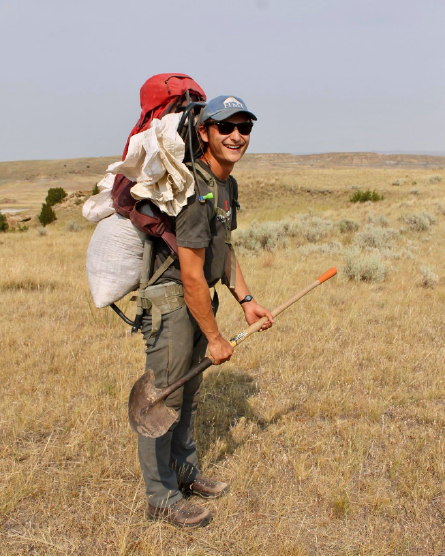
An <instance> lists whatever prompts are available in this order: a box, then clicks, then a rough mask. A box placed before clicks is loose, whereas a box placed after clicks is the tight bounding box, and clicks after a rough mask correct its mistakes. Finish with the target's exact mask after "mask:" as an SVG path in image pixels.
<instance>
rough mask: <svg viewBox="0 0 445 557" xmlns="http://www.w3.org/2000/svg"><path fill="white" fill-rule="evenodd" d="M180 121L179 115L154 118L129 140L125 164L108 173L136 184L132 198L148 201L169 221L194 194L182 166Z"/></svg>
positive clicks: (190, 180)
mask: <svg viewBox="0 0 445 557" xmlns="http://www.w3.org/2000/svg"><path fill="white" fill-rule="evenodd" d="M180 119H181V114H167V115H166V116H164V117H163V118H162V119H161V120H158V119H157V118H154V119H153V121H152V122H151V124H150V128H149V129H148V130H146V131H144V132H141V133H138V134H136V135H133V136H132V138H131V139H130V144H129V146H128V153H127V156H126V157H125V160H124V161H121V162H115V163H113V164H111V165H110V166H109V167H108V169H107V171H108V172H111V173H113V174H123V175H124V176H126V177H127V178H128V179H129V180H131V181H132V182H137V183H136V185H135V186H133V187H132V189H131V195H132V196H133V197H134V198H135V199H150V200H151V201H153V203H155V204H156V205H157V206H158V207H159V209H160V210H161V211H162V212H163V213H166V214H167V215H169V216H171V217H175V216H176V215H177V214H178V213H179V211H180V210H181V209H182V207H184V205H186V204H187V198H188V197H190V196H191V195H193V193H194V191H195V183H194V180H193V176H192V174H191V173H190V171H189V169H188V168H187V167H186V166H185V164H184V163H183V162H182V161H183V159H184V153H185V145H184V141H183V140H182V138H181V136H180V135H179V134H178V132H177V129H178V124H179V120H180Z"/></svg>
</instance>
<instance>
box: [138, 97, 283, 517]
mask: <svg viewBox="0 0 445 557" xmlns="http://www.w3.org/2000/svg"><path fill="white" fill-rule="evenodd" d="M253 120H256V117H255V115H254V114H252V113H251V112H250V111H249V110H247V107H246V105H245V103H244V102H243V101H242V100H241V99H240V98H238V97H231V96H221V97H217V98H216V99H213V100H211V101H210V102H209V103H208V104H207V105H206V107H205V108H204V109H203V111H202V113H201V117H200V125H199V130H198V131H199V134H200V137H201V140H202V144H203V149H202V150H203V154H202V156H201V159H200V160H198V161H197V162H196V170H197V175H198V188H197V189H196V191H195V194H194V195H193V196H191V197H190V198H189V199H188V201H187V205H186V206H185V207H184V208H183V209H182V211H181V212H180V213H179V215H178V216H177V217H176V222H175V225H176V240H177V243H178V255H179V261H176V262H175V264H174V265H172V266H171V267H169V268H168V269H167V271H165V272H164V273H163V274H162V276H161V278H160V279H158V281H157V282H156V285H155V286H154V287H152V288H158V289H159V288H165V290H166V292H167V288H171V287H172V286H171V285H172V283H173V287H174V288H175V289H176V290H175V292H176V298H177V297H179V298H181V297H182V296H183V300H184V301H185V304H183V305H180V307H177V308H176V309H175V310H174V311H172V312H171V313H167V314H166V315H163V317H162V326H161V328H160V329H159V331H158V332H157V333H156V335H154V336H153V335H152V334H151V330H152V322H151V315H145V314H144V321H143V328H142V332H143V334H144V337H145V340H146V344H147V368H151V369H152V370H153V371H154V374H155V386H156V387H158V388H163V387H166V386H167V385H169V384H171V383H172V382H173V381H175V380H177V379H179V378H180V377H182V376H183V375H185V373H187V371H188V370H189V369H190V368H191V367H192V366H193V365H196V364H197V363H198V362H199V361H201V360H202V359H203V358H204V356H205V352H206V349H207V347H208V350H209V353H210V357H211V358H212V359H213V361H214V364H215V365H218V364H222V363H223V362H226V361H228V360H229V359H230V357H231V356H232V353H233V348H232V346H231V345H230V343H229V342H228V340H227V339H225V338H224V337H223V336H222V335H221V333H220V331H219V329H218V324H217V321H216V318H215V315H216V311H217V308H218V298H217V295H216V293H215V294H214V296H213V299H212V297H211V293H210V288H212V287H213V286H214V285H215V284H216V283H217V282H219V281H220V280H221V281H222V282H223V283H224V284H226V285H227V286H228V287H229V288H230V291H231V292H232V294H233V296H234V297H235V299H236V300H237V301H238V302H239V304H240V306H241V308H242V309H243V311H244V314H245V318H246V321H247V323H248V324H251V323H254V322H255V321H257V320H258V319H260V318H262V317H264V316H266V317H267V318H268V321H267V322H266V323H265V324H264V325H263V327H262V329H261V330H265V329H267V328H269V327H270V326H271V325H272V323H273V317H272V315H271V314H270V312H269V311H268V310H267V309H266V308H264V307H262V306H261V305H260V304H258V303H257V302H256V300H254V298H253V297H252V295H251V292H250V290H249V288H248V286H247V284H246V282H245V280H244V278H243V274H242V272H241V268H240V266H239V263H238V261H237V260H236V258H235V253H234V250H233V247H232V245H231V241H230V233H231V231H232V230H234V229H235V228H236V223H237V219H236V211H237V206H238V201H237V199H238V185H237V183H236V180H235V179H234V178H233V177H232V176H231V175H230V173H231V171H232V169H233V167H234V165H235V164H236V163H237V162H238V161H239V160H240V159H241V157H242V156H243V155H244V153H245V152H246V150H247V147H248V146H249V140H250V133H251V131H252V127H253V122H252V121H253ZM168 254H169V251H168V249H167V248H166V246H163V245H162V240H159V242H158V244H157V246H156V261H155V271H156V269H158V268H160V266H161V265H162V264H163V262H164V261H165V259H166V258H167V257H168ZM174 283H176V284H174ZM178 285H179V286H178ZM178 288H179V290H180V292H179V291H178ZM165 295H167V294H165ZM176 298H175V299H176ZM201 381H202V375H201V374H200V375H198V376H196V377H195V378H194V379H192V380H190V381H188V382H187V383H186V384H185V385H184V387H182V388H181V389H178V390H177V391H175V392H174V393H172V394H171V395H170V396H169V397H167V399H166V404H167V406H170V407H173V408H174V409H175V410H176V411H177V412H178V414H179V418H178V421H177V422H175V423H174V424H173V426H172V427H171V428H170V430H169V431H168V432H167V433H166V434H165V435H163V436H162V437H159V438H157V439H150V438H147V437H143V436H141V435H139V460H140V464H141V468H142V471H143V475H144V479H145V483H146V493H147V496H148V516H149V518H152V519H156V518H165V519H166V520H168V521H169V522H171V523H173V524H175V525H180V526H188V527H196V526H204V525H205V524H207V523H208V522H209V521H210V520H211V518H212V516H211V513H210V511H209V510H208V509H205V508H201V507H199V506H197V505H192V504H191V503H190V502H189V501H188V500H187V499H185V498H184V495H186V496H191V495H197V496H199V497H202V498H205V499H216V498H217V497H220V496H221V495H223V494H224V493H226V492H227V491H228V489H229V486H228V484H227V483H225V482H222V481H217V480H212V479H210V478H206V477H203V476H202V475H201V474H200V472H199V468H198V457H197V454H196V445H195V443H194V441H193V426H194V418H195V414H196V409H197V405H198V401H199V389H200V385H201Z"/></svg>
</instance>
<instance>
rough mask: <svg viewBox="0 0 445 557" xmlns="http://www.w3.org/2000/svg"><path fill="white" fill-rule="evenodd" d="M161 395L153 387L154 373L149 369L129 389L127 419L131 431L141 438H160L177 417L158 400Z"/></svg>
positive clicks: (173, 411) (176, 414)
mask: <svg viewBox="0 0 445 557" xmlns="http://www.w3.org/2000/svg"><path fill="white" fill-rule="evenodd" d="M161 393H162V391H161V390H160V389H157V388H156V387H155V386H154V373H153V371H152V370H151V369H149V370H147V371H146V372H145V373H144V375H141V377H139V379H138V380H137V381H136V383H135V384H134V385H133V388H132V389H131V393H130V398H129V399H128V418H129V420H130V425H131V428H132V429H133V431H135V432H136V433H139V434H140V435H142V436H143V437H151V438H152V439H155V438H156V437H161V436H162V435H164V433H167V431H168V430H169V429H170V427H171V426H172V425H173V423H174V422H175V420H176V418H177V417H178V413H177V412H176V411H175V410H173V408H168V407H167V406H166V405H165V402H164V400H158V399H159V395H160V394H161Z"/></svg>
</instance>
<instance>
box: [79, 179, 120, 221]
mask: <svg viewBox="0 0 445 557" xmlns="http://www.w3.org/2000/svg"><path fill="white" fill-rule="evenodd" d="M115 178H116V176H114V174H111V173H110V172H109V173H107V174H105V176H104V177H103V178H102V180H101V181H100V182H99V183H98V184H97V187H98V188H99V193H98V194H96V195H92V196H91V197H90V198H89V199H87V200H86V201H85V203H84V204H83V207H82V215H83V216H84V217H85V218H86V219H88V220H89V221H90V222H100V221H101V220H102V219H104V218H106V217H109V216H110V215H112V214H113V213H115V212H116V210H115V208H114V206H113V199H112V198H111V190H112V188H113V184H114V179H115Z"/></svg>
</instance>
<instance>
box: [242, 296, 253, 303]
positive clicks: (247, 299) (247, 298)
mask: <svg viewBox="0 0 445 557" xmlns="http://www.w3.org/2000/svg"><path fill="white" fill-rule="evenodd" d="M250 300H253V296H251V295H250V294H247V296H246V297H245V298H244V300H241V302H240V304H244V302H250Z"/></svg>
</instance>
